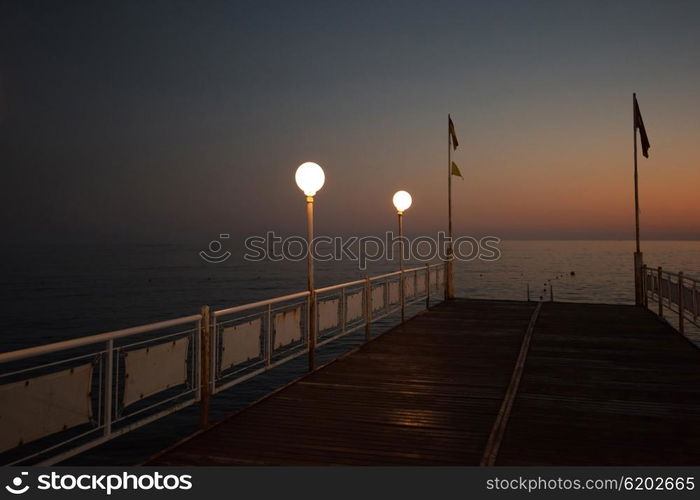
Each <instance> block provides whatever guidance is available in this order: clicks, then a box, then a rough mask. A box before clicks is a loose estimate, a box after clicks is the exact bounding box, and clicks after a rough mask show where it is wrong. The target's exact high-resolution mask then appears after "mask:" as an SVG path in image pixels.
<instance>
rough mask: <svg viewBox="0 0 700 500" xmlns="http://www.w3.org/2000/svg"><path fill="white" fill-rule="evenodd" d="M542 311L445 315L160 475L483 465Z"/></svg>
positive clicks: (455, 306)
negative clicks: (222, 468) (199, 468)
mask: <svg viewBox="0 0 700 500" xmlns="http://www.w3.org/2000/svg"><path fill="white" fill-rule="evenodd" d="M534 308H535V304H534V303H519V302H508V301H470V300H461V299H457V300H454V301H450V302H448V303H443V304H440V305H439V306H437V307H435V308H433V309H432V310H430V311H427V312H424V313H421V314H419V315H418V316H416V317H414V318H412V319H411V320H409V321H407V322H406V323H404V324H402V325H400V326H398V327H396V328H394V329H393V330H391V331H389V332H387V333H386V334H384V335H382V336H381V337H379V338H378V339H376V340H374V341H373V342H371V343H369V344H367V345H365V346H363V347H362V348H361V349H360V350H358V351H357V352H355V353H353V354H351V355H349V356H346V357H344V358H342V359H339V360H337V361H336V362H334V363H332V364H330V365H328V366H326V367H325V368H322V369H320V370H318V371H316V372H314V373H312V374H310V375H309V376H307V377H305V378H303V379H302V380H300V381H298V382H296V383H294V384H292V385H290V386H289V387H287V388H285V389H283V390H282V391H279V392H278V393H276V394H274V395H273V396H271V397H269V398H267V399H265V400H263V401H261V402H259V403H258V404H255V405H253V406H251V407H249V408H248V409H246V410H244V411H242V412H240V413H238V414H236V415H234V416H232V417H230V418H228V419H226V420H224V421H223V422H221V423H220V424H218V425H216V426H214V427H213V428H211V429H209V430H207V431H205V432H202V433H199V434H197V435H195V436H194V437H192V438H190V439H188V440H186V441H185V442H183V443H181V444H179V445H178V446H176V447H174V448H171V449H169V450H166V451H165V452H164V453H162V454H160V455H158V456H156V457H154V458H153V459H152V460H151V461H150V462H149V465H185V464H192V465H241V464H249V465H262V464H267V465H317V464H324V465H326V464H328V465H332V464H349V465H449V464H462V465H478V464H479V461H480V459H481V456H482V454H483V450H484V446H485V444H486V442H487V440H488V437H489V433H490V431H491V427H492V425H493V421H494V419H495V417H496V414H497V413H498V410H499V408H500V406H501V402H502V399H503V396H504V393H505V391H506V388H507V386H508V383H509V381H510V378H511V374H512V369H513V365H514V363H515V360H516V358H517V356H518V352H519V350H520V346H521V341H522V337H523V334H524V333H525V330H526V328H527V324H528V321H529V319H530V316H531V314H532V311H533V310H534Z"/></svg>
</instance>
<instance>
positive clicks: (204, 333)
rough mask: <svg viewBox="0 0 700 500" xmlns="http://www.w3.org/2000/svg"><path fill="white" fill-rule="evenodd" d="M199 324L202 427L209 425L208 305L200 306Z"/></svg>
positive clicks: (209, 341)
mask: <svg viewBox="0 0 700 500" xmlns="http://www.w3.org/2000/svg"><path fill="white" fill-rule="evenodd" d="M200 325H201V326H200V331H199V338H200V342H201V349H200V354H201V359H200V370H201V376H200V381H201V384H202V385H201V388H200V400H199V405H200V406H199V408H200V413H199V418H200V425H201V426H202V427H203V428H204V427H207V426H208V425H209V399H210V395H211V386H210V383H211V381H210V380H209V379H210V377H211V339H210V333H211V332H210V331H209V306H202V321H201V324H200Z"/></svg>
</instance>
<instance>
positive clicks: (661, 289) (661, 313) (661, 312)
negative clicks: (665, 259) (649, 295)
mask: <svg viewBox="0 0 700 500" xmlns="http://www.w3.org/2000/svg"><path fill="white" fill-rule="evenodd" d="M657 272H658V273H659V274H658V275H657V281H658V282H659V289H658V292H659V293H658V297H659V317H661V318H663V317H664V287H663V284H662V283H661V280H662V279H663V276H662V273H663V271H662V269H661V266H659V267H658V269H657Z"/></svg>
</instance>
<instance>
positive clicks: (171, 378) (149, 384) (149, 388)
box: [124, 337, 190, 406]
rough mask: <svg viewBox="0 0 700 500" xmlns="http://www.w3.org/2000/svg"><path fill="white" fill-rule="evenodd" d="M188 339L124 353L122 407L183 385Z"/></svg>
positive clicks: (186, 376) (185, 374)
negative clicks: (124, 372)
mask: <svg viewBox="0 0 700 500" xmlns="http://www.w3.org/2000/svg"><path fill="white" fill-rule="evenodd" d="M189 345H190V339H189V337H184V338H181V339H178V340H173V341H172V342H165V343H162V344H157V345H153V346H148V347H144V348H141V349H134V350H129V351H125V352H124V365H125V370H126V374H125V382H124V406H128V405H130V404H132V403H135V402H136V401H140V400H142V399H144V398H147V397H148V396H152V395H154V394H157V393H159V392H161V391H164V390H166V389H169V388H171V387H176V386H178V385H182V384H184V383H186V382H187V378H188V374H187V352H188V349H189Z"/></svg>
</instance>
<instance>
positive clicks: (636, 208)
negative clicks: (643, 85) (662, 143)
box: [632, 93, 639, 253]
mask: <svg viewBox="0 0 700 500" xmlns="http://www.w3.org/2000/svg"><path fill="white" fill-rule="evenodd" d="M636 99H637V94H636V93H633V94H632V131H633V132H632V133H633V142H634V224H635V240H636V244H637V247H636V248H637V253H639V186H638V181H637V123H636V120H635V118H634V117H635V107H634V103H635V101H636Z"/></svg>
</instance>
